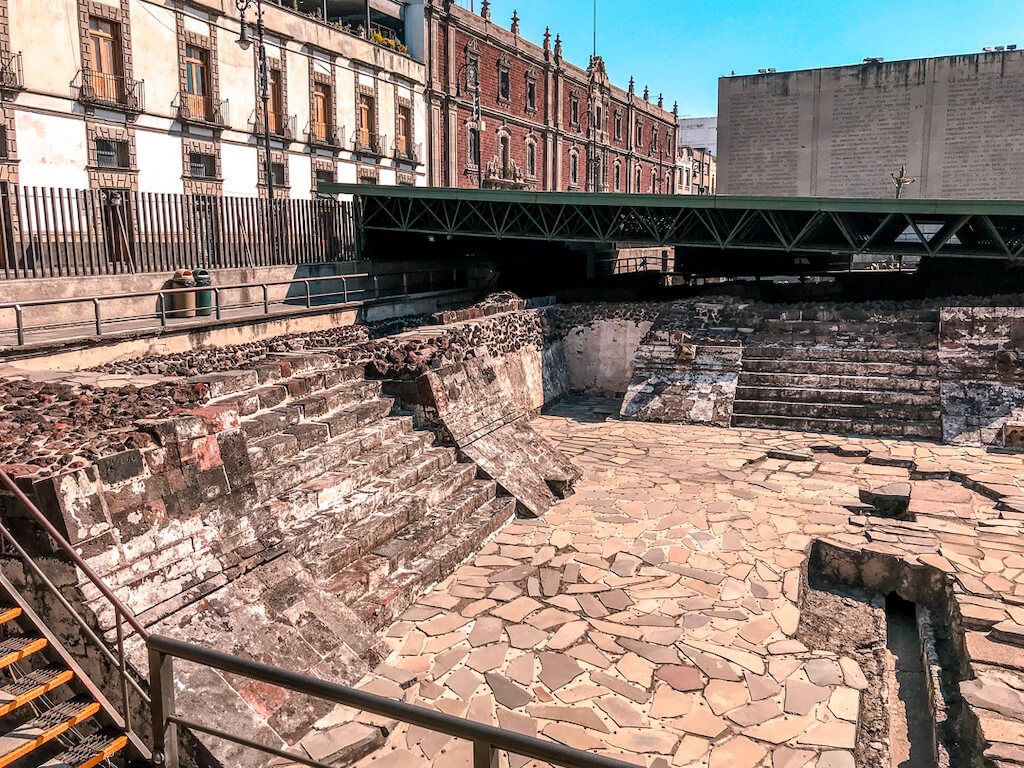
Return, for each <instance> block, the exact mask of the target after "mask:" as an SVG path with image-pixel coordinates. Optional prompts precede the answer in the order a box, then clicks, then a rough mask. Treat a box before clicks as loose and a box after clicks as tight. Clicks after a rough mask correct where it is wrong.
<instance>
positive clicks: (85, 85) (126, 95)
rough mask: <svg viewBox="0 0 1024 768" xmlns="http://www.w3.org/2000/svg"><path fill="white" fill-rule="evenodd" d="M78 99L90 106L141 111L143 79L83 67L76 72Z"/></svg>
mask: <svg viewBox="0 0 1024 768" xmlns="http://www.w3.org/2000/svg"><path fill="white" fill-rule="evenodd" d="M78 80H79V86H78V100H79V101H81V102H82V103H83V104H89V105H92V106H101V107H110V108H113V109H122V110H124V111H125V112H142V111H143V110H144V109H145V108H146V90H145V82H144V81H143V80H135V79H134V78H131V77H125V76H124V75H112V74H110V73H108V72H97V71H96V70H94V69H89V68H83V69H81V70H79V72H78Z"/></svg>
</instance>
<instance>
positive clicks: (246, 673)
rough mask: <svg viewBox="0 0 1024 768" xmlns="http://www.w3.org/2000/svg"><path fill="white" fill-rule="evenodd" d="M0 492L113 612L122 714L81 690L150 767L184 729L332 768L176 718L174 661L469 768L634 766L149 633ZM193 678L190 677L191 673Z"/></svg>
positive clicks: (169, 761) (59, 537) (175, 752)
mask: <svg viewBox="0 0 1024 768" xmlns="http://www.w3.org/2000/svg"><path fill="white" fill-rule="evenodd" d="M0 486H3V487H4V488H5V489H6V490H7V492H8V493H10V494H11V495H12V496H13V497H14V498H15V499H17V501H18V502H19V503H20V504H21V506H22V507H24V509H25V511H26V512H28V516H29V519H30V520H32V521H34V523H35V524H37V525H39V526H40V527H41V528H42V530H43V531H44V532H45V533H46V534H48V535H49V537H50V539H51V540H52V542H53V544H54V547H55V549H56V551H57V553H58V554H59V555H60V556H62V557H64V558H67V560H69V561H70V562H71V563H73V564H74V566H75V567H76V568H77V569H78V571H79V573H80V574H81V575H82V576H83V577H84V578H85V579H86V580H87V581H89V582H91V583H92V584H93V586H94V587H95V588H96V589H97V590H98V591H99V593H100V595H101V596H102V597H103V598H104V599H105V600H106V601H107V603H109V605H110V608H111V609H112V610H113V613H114V615H115V617H116V620H115V623H116V627H117V633H116V634H117V647H118V653H117V654H113V653H112V652H110V651H109V649H105V650H106V654H107V658H108V661H110V662H112V663H114V664H116V665H117V666H116V668H117V669H118V674H119V677H120V681H119V682H120V688H121V692H122V694H123V702H122V706H123V708H124V709H123V712H119V711H117V709H116V708H115V707H114V706H113V705H112V704H111V703H110V702H109V701H108V700H107V699H106V697H105V696H104V694H103V692H102V690H100V688H99V686H97V685H95V684H94V683H93V681H91V680H89V678H88V676H87V675H86V674H85V673H84V671H83V672H82V673H81V675H80V677H81V679H82V682H83V684H85V685H86V686H87V687H89V689H90V692H92V693H93V695H94V696H95V697H96V698H97V700H98V701H99V702H100V704H101V706H103V707H104V708H105V710H106V713H107V715H108V716H109V717H110V719H111V720H112V721H113V722H114V723H115V724H116V725H117V726H118V727H119V728H123V729H124V731H125V733H126V734H127V735H128V738H129V742H130V743H131V745H132V747H133V749H134V750H135V752H136V753H137V755H138V756H139V757H141V758H142V759H144V760H146V761H152V764H154V765H158V766H161V768H179V765H180V764H181V763H180V761H179V737H178V728H179V727H182V728H187V729H188V730H190V731H192V732H193V733H204V734H208V735H210V736H213V737H215V738H219V739H224V740H226V741H229V742H232V743H234V744H239V745H241V746H243V747H247V748H249V749H253V750H256V751H258V752H262V753H263V754H266V755H273V756H274V757H276V758H283V759H285V760H288V761H292V762H295V763H299V764H302V765H309V766H313V768H332V766H331V765H330V764H328V763H325V762H321V761H319V760H314V759H311V758H309V757H307V756H306V755H305V754H299V753H296V752H291V751H288V750H283V749H277V748H275V747H270V746H266V745H264V744H260V743H258V742H256V741H254V740H253V739H251V738H249V737H248V736H246V735H244V734H238V733H232V732H230V731H227V730H223V729H222V728H218V727H217V725H220V724H221V723H209V722H206V723H204V722H200V721H198V720H195V719H191V718H189V716H188V715H189V713H188V712H179V711H178V707H177V705H176V703H175V687H176V682H175V677H174V660H175V659H180V660H182V661H187V662H191V663H192V664H196V665H199V666H200V667H205V668H207V669H210V670H219V671H220V672H228V673H230V674H231V675H232V676H236V677H240V678H243V679H248V680H252V681H256V682H260V683H265V684H267V685H272V686H277V687H280V688H283V689H285V690H288V691H294V692H295V693H298V694H300V695H304V696H311V697H313V698H316V699H319V700H321V701H325V702H331V703H334V704H341V705H342V706H346V707H351V708H353V709H357V710H360V711H363V712H370V713H372V714H375V715H380V716H383V717H389V718H392V719H395V720H399V721H401V722H404V723H408V724H410V725H416V726H419V727H420V728H424V729H426V730H428V731H432V732H435V733H443V734H446V735H448V736H453V737H455V738H459V739H464V740H466V741H470V742H472V744H473V768H494V766H496V765H498V762H499V761H498V754H499V752H502V751H503V752H507V753H509V754H515V755H521V756H523V757H527V758H531V759H533V760H538V761H540V762H542V763H548V764H551V765H558V766H563V767H564V768H633V764H632V763H625V762H623V761H621V760H615V759H613V758H610V757H605V756H603V755H598V754H594V753H593V752H585V751H583V750H579V749H573V748H571V747H567V746H564V745H562V744H558V743H556V742H552V741H546V740H544V739H539V738H537V737H535V736H526V735H524V734H521V733H518V732H516V731H509V730H505V729H503V728H497V727H495V726H493V725H485V724H483V723H478V722H476V721H474V720H468V719H465V718H461V717H454V716H452V715H448V714H445V713H443V712H438V711H436V710H433V709H427V708H426V707H419V706H416V705H414V704H408V703H406V702H404V701H400V700H396V699H389V698H387V697H385V696H378V695H377V694H373V693H368V692H366V691H360V690H357V689H355V688H349V687H347V686H344V685H337V684H335V683H329V682H327V681H325V680H320V679H317V678H314V677H310V676H308V675H301V674H297V673H295V672H290V671H288V670H285V669H281V668H278V667H271V666H269V665H266V664H261V663H259V662H257V661H251V660H249V659H243V658H240V657H238V656H233V655H231V654H227V653H222V652H220V651H215V650H212V649H210V648H203V647H202V646H198V645H193V644H192V643H185V642H182V641H180V640H175V639H173V638H170V637H163V636H160V635H154V634H151V633H150V632H149V631H148V630H147V629H146V628H145V626H143V624H142V622H140V621H139V619H138V618H137V617H136V616H135V615H134V614H133V613H132V611H131V609H129V608H128V607H127V606H126V605H125V604H124V603H123V602H122V601H121V600H120V599H119V598H118V597H117V595H116V594H114V592H113V591H112V590H111V589H110V587H108V586H107V585H106V583H105V582H104V581H103V580H102V579H101V578H100V577H99V576H98V575H97V574H96V572H95V571H94V570H93V569H92V568H91V567H90V566H89V564H88V563H87V562H86V561H85V560H84V559H83V558H82V557H81V556H80V555H79V554H78V553H77V552H76V551H75V550H74V548H73V547H72V546H71V543H70V542H68V540H67V539H66V538H65V537H64V535H63V534H62V533H61V532H60V531H59V530H57V528H56V527H55V526H54V525H53V524H52V523H51V522H50V521H49V520H48V519H47V518H46V516H45V515H44V514H43V513H42V512H41V511H40V510H39V508H38V507H37V506H36V505H35V504H33V503H32V501H31V500H30V499H29V498H28V496H26V495H25V493H24V492H23V491H22V489H21V488H20V487H19V486H18V485H17V484H16V483H15V482H14V480H12V479H11V477H10V476H9V475H8V474H7V473H6V472H3V471H2V470H0ZM0 535H2V536H3V538H4V540H5V541H6V542H7V544H9V545H11V546H12V547H13V548H14V550H15V551H16V552H17V555H18V557H20V558H21V559H22V560H23V562H24V563H25V565H26V567H27V568H28V569H29V570H31V572H32V573H33V574H34V575H35V576H36V577H37V578H39V579H41V580H42V582H43V583H44V585H45V586H46V589H47V590H48V591H49V592H50V593H51V594H52V595H53V598H54V599H55V600H56V601H57V602H58V603H60V605H61V606H62V607H63V608H64V609H65V610H67V611H70V612H71V614H72V615H73V616H74V617H75V618H76V619H77V620H78V623H79V625H80V627H81V629H82V631H83V634H84V635H85V636H86V637H87V638H89V639H90V640H91V641H93V642H95V643H97V644H98V645H99V646H101V647H104V642H103V641H102V640H101V639H100V638H98V637H97V636H96V634H95V632H93V630H92V628H91V627H90V626H89V622H88V621H87V620H86V619H84V618H83V617H82V616H81V615H80V614H79V613H78V612H77V611H75V609H74V608H73V607H72V606H71V604H70V603H69V602H68V600H67V599H66V598H65V597H64V596H63V594H62V593H61V591H60V589H59V587H57V586H56V585H55V584H54V583H53V582H52V581H51V580H50V579H49V578H48V577H47V576H46V574H45V573H44V572H43V571H42V569H40V568H39V566H38V565H37V564H36V563H35V561H34V559H33V558H32V556H31V555H30V554H29V553H28V552H27V551H26V550H25V549H24V548H23V547H21V545H20V544H19V542H18V540H17V538H16V537H15V536H13V535H12V534H11V533H10V532H9V531H8V529H7V528H6V527H5V526H4V525H3V524H2V522H0ZM0 586H2V587H4V588H5V589H8V591H10V592H11V593H12V594H11V597H12V598H14V599H18V598H20V595H18V594H17V592H16V590H15V589H14V587H13V585H12V584H10V582H8V581H7V579H6V578H0ZM26 606H27V603H26ZM125 625H127V628H128V629H130V630H132V631H134V632H135V633H136V635H137V636H138V637H139V639H140V640H142V642H143V643H145V646H146V649H147V651H148V654H149V680H148V683H149V693H148V694H147V693H146V692H145V690H144V687H143V686H141V685H140V684H139V682H138V681H137V680H136V679H135V678H134V676H133V673H132V670H131V669H130V668H129V666H128V664H127V662H126V659H125V653H124V644H125V640H126V639H127V637H128V635H126V633H125ZM102 652H103V651H101V653H102ZM192 676H193V679H195V677H194V672H193V673H192ZM129 688H131V692H129ZM132 699H134V700H136V701H141V702H143V703H144V706H145V707H147V708H148V710H149V715H150V725H151V727H152V745H151V748H150V747H148V746H147V745H146V744H145V743H144V741H143V739H142V738H140V736H139V734H138V733H137V732H136V731H135V730H134V729H133V727H132V721H131V709H132V703H131V700H132Z"/></svg>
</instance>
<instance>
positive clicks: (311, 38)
mask: <svg viewBox="0 0 1024 768" xmlns="http://www.w3.org/2000/svg"><path fill="white" fill-rule="evenodd" d="M306 4H307V3H305V2H304V4H303V7H304V6H305V5H306ZM321 7H322V8H323V11H321ZM299 8H300V6H299V5H294V6H293V7H283V6H278V5H274V4H269V3H267V4H265V5H264V22H265V25H266V29H267V40H268V44H267V53H268V57H269V75H270V77H269V90H270V100H269V107H268V118H269V125H270V133H271V160H272V173H273V176H274V184H275V191H276V193H277V194H278V195H280V196H290V197H296V198H308V197H310V196H311V194H312V192H313V191H314V189H315V186H316V184H317V182H318V181H321V180H340V181H350V182H354V181H357V180H358V181H368V182H378V183H383V184H391V183H399V184H424V183H426V163H425V158H424V154H423V152H422V147H423V144H424V141H425V124H426V120H425V111H424V101H423V96H424V76H425V68H424V67H423V65H422V64H420V63H418V62H417V61H416V60H415V59H414V58H412V57H411V56H410V55H408V54H407V53H405V52H403V51H405V50H408V49H406V46H405V44H404V43H403V42H402V41H401V40H399V39H396V37H395V36H393V35H390V33H389V30H388V28H387V27H386V26H383V25H380V24H378V23H377V22H373V26H372V27H371V29H372V30H374V34H372V35H371V37H372V38H373V39H374V40H376V43H374V42H370V41H367V40H366V39H364V36H363V30H362V28H360V29H358V30H356V29H354V28H351V27H349V26H346V24H345V23H344V21H343V20H340V19H331V18H329V21H330V22H331V23H328V22H327V21H325V20H324V12H325V11H327V10H328V4H327V3H323V4H322V6H321V4H320V3H313V4H312V7H311V8H310V9H307V10H309V12H308V13H306V12H302V11H301V10H298V9H299ZM0 13H2V19H3V24H2V25H0V92H2V96H3V100H2V102H0V111H2V115H0V118H2V125H3V130H2V131H0V155H2V156H0V172H2V179H3V180H4V181H7V182H13V183H19V184H21V185H22V186H23V187H24V186H34V185H41V186H48V187H71V188H89V187H92V188H112V189H125V190H137V191H144V192H145V191H148V192H162V193H183V192H184V193H199V194H232V195H256V194H258V193H259V194H265V190H266V185H265V178H264V171H263V169H264V162H263V156H264V150H263V139H262V132H263V117H262V110H261V102H260V100H259V99H258V98H257V94H258V91H257V84H256V80H255V70H256V61H257V57H256V50H255V49H256V46H255V45H249V46H247V47H243V46H241V45H239V44H237V43H238V40H239V37H240V31H241V26H240V23H239V22H240V20H239V13H238V10H237V9H236V7H235V3H234V1H233V0H180V1H179V2H173V3H164V2H151V1H150V0H55V2H51V3H47V4H46V6H45V7H43V6H40V5H38V4H37V3H34V2H31V0H0ZM253 16H254V13H253V12H252V11H251V12H250V13H249V16H248V21H249V25H250V26H249V29H248V30H247V32H248V36H249V38H252V37H253V36H254V35H253V26H252V25H253V22H254V21H255V19H254V18H253ZM377 18H378V20H379V19H380V14H379V13H378V14H377ZM415 23H417V24H418V25H419V27H420V28H422V18H421V16H420V17H418V19H417V20H416V22H415ZM392 26H395V25H394V24H393V25H392ZM357 33H358V34H357ZM414 37H415V38H416V43H415V44H416V45H421V40H422V32H420V34H419V35H418V36H415V35H414ZM243 42H244V41H243ZM414 52H415V51H414Z"/></svg>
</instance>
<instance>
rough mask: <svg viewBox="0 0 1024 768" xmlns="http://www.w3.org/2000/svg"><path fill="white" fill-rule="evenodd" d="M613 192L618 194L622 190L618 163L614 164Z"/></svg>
mask: <svg viewBox="0 0 1024 768" xmlns="http://www.w3.org/2000/svg"><path fill="white" fill-rule="evenodd" d="M614 176H615V191H616V192H618V191H619V190H620V189H621V188H622V166H621V165H619V164H618V163H616V164H615V172H614Z"/></svg>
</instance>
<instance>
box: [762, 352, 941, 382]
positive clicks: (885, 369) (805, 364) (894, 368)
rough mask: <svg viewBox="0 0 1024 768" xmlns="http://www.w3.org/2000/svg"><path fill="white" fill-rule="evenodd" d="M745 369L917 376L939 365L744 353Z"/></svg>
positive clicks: (928, 374)
mask: <svg viewBox="0 0 1024 768" xmlns="http://www.w3.org/2000/svg"><path fill="white" fill-rule="evenodd" d="M742 371H743V372H744V373H746V372H748V371H749V372H752V373H754V372H756V373H817V374H829V375H833V376H901V377H903V376H915V377H918V378H935V377H937V376H938V373H939V369H938V365H928V364H921V365H918V364H915V363H887V362H881V361H845V360H786V359H780V358H757V357H748V356H747V355H744V356H743V362H742Z"/></svg>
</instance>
